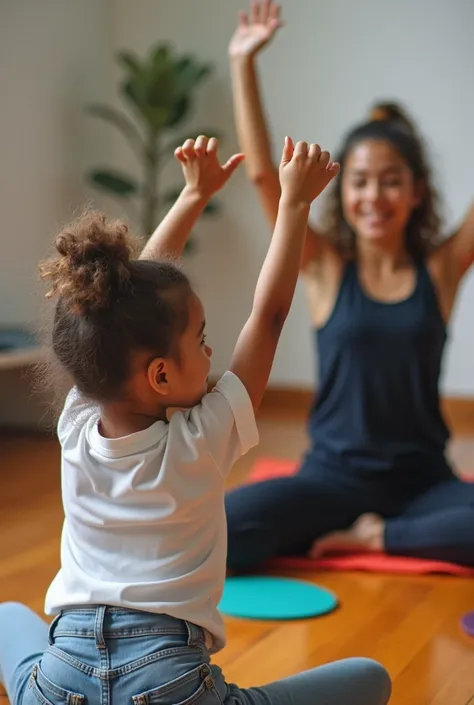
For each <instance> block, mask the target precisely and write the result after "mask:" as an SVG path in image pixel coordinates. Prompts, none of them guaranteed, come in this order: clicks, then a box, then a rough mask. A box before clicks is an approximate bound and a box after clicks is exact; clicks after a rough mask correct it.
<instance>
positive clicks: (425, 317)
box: [309, 262, 450, 474]
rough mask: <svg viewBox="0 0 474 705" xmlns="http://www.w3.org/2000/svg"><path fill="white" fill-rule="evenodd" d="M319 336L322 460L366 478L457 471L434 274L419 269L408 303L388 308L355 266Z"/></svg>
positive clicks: (316, 424) (315, 412)
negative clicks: (444, 410)
mask: <svg viewBox="0 0 474 705" xmlns="http://www.w3.org/2000/svg"><path fill="white" fill-rule="evenodd" d="M315 335H316V344H317V349H318V353H319V355H318V368H319V385H318V393H317V398H316V402H315V404H314V406H313V409H312V412H311V416H310V420H309V428H310V435H311V439H312V448H311V451H310V454H311V456H312V460H313V462H317V464H318V466H319V467H320V468H329V469H334V468H338V469H340V470H344V471H356V472H357V471H360V472H364V473H366V472H372V471H383V472H387V471H397V470H409V471H420V472H422V471H423V470H426V471H429V472H430V474H431V473H432V472H434V471H436V469H438V470H439V471H440V472H441V473H444V472H449V471H450V470H449V467H448V464H447V461H446V460H445V456H444V451H445V447H446V443H447V441H448V438H449V431H448V428H447V426H446V424H445V422H444V420H443V417H442V414H441V410H440V403H439V401H440V400H439V387H438V383H439V377H440V370H441V361H442V356H443V349H444V345H445V342H446V337H447V336H446V326H445V323H444V321H443V319H442V316H441V313H440V309H439V306H438V300H437V296H436V291H435V289H434V286H433V282H432V281H431V277H430V275H429V272H428V270H427V268H426V266H425V265H421V266H419V267H418V268H417V276H416V284H415V288H414V291H413V293H412V294H411V295H410V296H409V297H408V298H406V299H404V300H402V301H399V302H395V303H384V302H381V301H377V300H374V299H372V298H370V296H369V295H368V294H366V293H365V292H364V290H363V288H362V286H361V284H360V281H359V276H358V270H357V265H356V263H355V262H350V263H349V264H348V265H347V267H346V269H345V272H344V275H343V279H342V283H341V286H340V289H339V294H338V297H337V301H336V304H335V308H334V310H333V312H332V314H331V316H330V318H329V320H328V322H327V323H326V324H325V325H324V326H322V327H321V328H320V329H319V330H316V331H315Z"/></svg>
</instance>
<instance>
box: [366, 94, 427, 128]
mask: <svg viewBox="0 0 474 705" xmlns="http://www.w3.org/2000/svg"><path fill="white" fill-rule="evenodd" d="M369 119H370V120H371V121H377V120H384V121H387V122H393V123H396V124H397V125H399V126H401V127H403V128H405V129H406V130H407V131H408V132H410V133H411V134H413V135H416V134H417V130H416V127H415V123H414V122H413V120H412V119H411V118H409V117H408V115H407V113H406V112H405V110H404V109H403V108H402V107H400V106H399V105H398V103H392V102H387V103H384V102H381V103H376V104H375V105H373V106H372V108H371V110H370V113H369Z"/></svg>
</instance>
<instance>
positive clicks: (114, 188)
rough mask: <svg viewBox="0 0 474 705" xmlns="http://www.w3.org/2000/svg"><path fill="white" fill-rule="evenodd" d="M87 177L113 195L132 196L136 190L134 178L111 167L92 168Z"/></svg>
mask: <svg viewBox="0 0 474 705" xmlns="http://www.w3.org/2000/svg"><path fill="white" fill-rule="evenodd" d="M89 179H90V181H91V182H92V183H93V184H94V185H95V186H97V187H99V188H101V189H103V190H104V191H108V192H109V193H113V194H114V195H115V196H122V197H125V196H132V195H133V194H135V193H137V192H138V184H137V182H136V181H135V180H134V179H131V178H130V177H129V176H124V175H123V174H120V173H119V172H117V171H112V170H111V169H94V170H93V171H91V172H89Z"/></svg>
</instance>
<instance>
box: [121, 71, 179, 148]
mask: <svg viewBox="0 0 474 705" xmlns="http://www.w3.org/2000/svg"><path fill="white" fill-rule="evenodd" d="M122 93H123V95H124V97H125V98H126V99H127V100H128V101H129V103H131V105H132V107H133V108H134V109H135V110H136V111H137V113H138V114H139V116H140V117H141V119H142V120H143V121H144V122H145V125H146V127H147V128H148V129H149V130H150V131H151V132H152V133H154V134H155V135H156V134H158V133H159V132H160V130H162V129H163V127H164V126H165V125H166V121H167V120H168V117H169V111H168V110H166V109H163V108H154V107H151V106H150V105H149V104H148V102H147V100H146V97H145V96H144V94H143V89H142V87H141V86H140V84H139V83H138V82H137V81H132V80H128V81H125V82H124V83H123V84H122Z"/></svg>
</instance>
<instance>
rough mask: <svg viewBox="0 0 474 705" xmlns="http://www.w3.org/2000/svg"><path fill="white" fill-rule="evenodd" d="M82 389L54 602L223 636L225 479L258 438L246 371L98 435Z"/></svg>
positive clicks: (74, 397) (69, 424)
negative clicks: (199, 395) (179, 407)
mask: <svg viewBox="0 0 474 705" xmlns="http://www.w3.org/2000/svg"><path fill="white" fill-rule="evenodd" d="M99 418H100V412H99V408H98V407H97V406H94V405H91V404H90V403H89V402H85V401H84V399H83V398H81V396H80V395H79V394H78V392H77V390H72V391H71V392H70V393H69V395H68V398H67V400H66V404H65V407H64V410H63V412H62V414H61V417H60V419H59V424H58V437H59V441H60V443H61V446H62V470H61V474H62V493H63V504H64V512H65V521H64V527H63V532H62V539H61V570H60V571H59V573H58V574H57V576H56V577H55V579H54V580H53V582H52V584H51V586H50V588H49V590H48V593H47V595H46V605H45V611H46V613H47V614H57V613H58V612H59V611H60V610H61V609H62V608H64V607H67V606H78V605H90V604H95V605H97V604H106V605H115V606H120V607H127V608H130V609H137V610H145V611H148V612H158V613H164V614H168V615H171V616H174V617H177V618H179V619H185V620H187V621H189V622H193V623H194V624H197V625H199V626H202V627H203V628H204V629H206V630H207V632H208V633H209V634H210V635H212V638H213V645H212V649H211V650H212V651H217V650H218V649H220V648H222V647H223V646H224V644H225V631H224V625H223V622H222V618H221V616H220V614H219V612H218V609H217V606H218V604H219V601H220V599H221V596H222V590H223V585H224V579H225V571H226V554H227V525H226V517H225V510H224V482H225V478H226V476H227V474H228V473H229V471H230V469H231V468H232V465H233V464H234V463H235V461H236V460H237V459H238V458H239V457H240V456H241V455H244V454H245V453H247V451H248V450H250V448H252V447H253V446H255V445H256V444H257V443H258V431H257V426H256V423H255V415H254V411H253V407H252V404H251V401H250V398H249V396H248V393H247V390H246V389H245V387H244V385H243V384H242V382H241V381H240V380H239V378H238V377H236V376H235V375H234V374H233V373H232V372H226V373H225V374H224V375H223V377H222V378H221V380H220V381H219V382H218V384H217V385H216V387H215V389H214V390H213V391H212V392H210V393H209V394H206V395H205V396H204V397H203V399H202V401H201V403H200V404H198V405H197V406H195V407H194V408H192V409H190V410H186V411H178V412H176V413H175V414H174V415H173V416H172V418H171V420H170V422H169V423H165V422H164V421H157V422H156V423H154V424H153V425H152V426H150V427H149V428H147V429H145V430H144V431H139V432H138V433H134V434H132V435H130V436H125V437H123V438H114V439H107V438H104V437H102V436H101V435H100V433H99V429H98V422H99Z"/></svg>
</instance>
